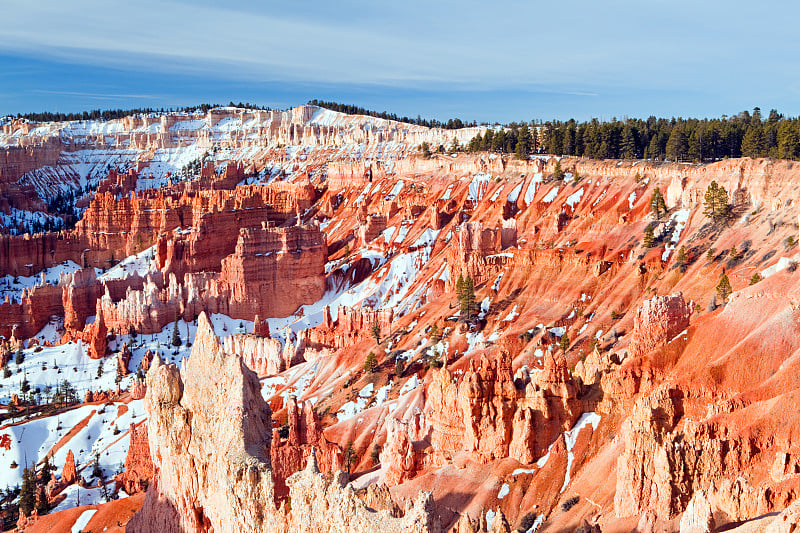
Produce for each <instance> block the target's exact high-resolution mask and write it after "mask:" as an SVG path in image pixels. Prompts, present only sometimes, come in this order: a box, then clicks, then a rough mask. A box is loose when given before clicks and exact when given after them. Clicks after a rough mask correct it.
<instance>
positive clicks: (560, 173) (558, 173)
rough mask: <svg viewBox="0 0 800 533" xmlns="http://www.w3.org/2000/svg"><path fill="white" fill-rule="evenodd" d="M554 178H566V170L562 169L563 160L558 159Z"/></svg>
mask: <svg viewBox="0 0 800 533" xmlns="http://www.w3.org/2000/svg"><path fill="white" fill-rule="evenodd" d="M553 179H554V180H563V179H564V171H563V170H561V160H558V161H556V166H555V168H554V169H553Z"/></svg>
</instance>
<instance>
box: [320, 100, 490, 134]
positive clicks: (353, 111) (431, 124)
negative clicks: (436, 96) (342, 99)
mask: <svg viewBox="0 0 800 533" xmlns="http://www.w3.org/2000/svg"><path fill="white" fill-rule="evenodd" d="M308 105H315V106H318V107H324V108H325V109H330V110H331V111H338V112H339V113H345V114H347V115H367V116H370V117H375V118H383V119H386V120H394V121H396V122H405V123H406V124H415V125H417V126H425V127H428V128H443V129H446V130H457V129H460V128H469V127H473V126H477V125H478V124H477V123H476V122H464V121H463V120H461V119H460V118H451V119H449V120H447V121H446V122H441V121H439V120H436V119H430V120H427V119H424V118H422V117H420V116H419V115H417V118H410V117H405V116H404V117H401V116H398V115H396V114H395V113H387V112H386V111H372V110H370V109H364V108H363V107H359V106H355V105H349V104H340V103H338V102H325V101H323V100H316V99H315V100H309V102H308Z"/></svg>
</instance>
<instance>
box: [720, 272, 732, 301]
mask: <svg viewBox="0 0 800 533" xmlns="http://www.w3.org/2000/svg"><path fill="white" fill-rule="evenodd" d="M716 288H717V295H719V297H720V299H721V300H722V301H723V302H725V301H727V299H728V296H730V295H731V293H732V292H733V289H732V288H731V281H730V280H729V279H728V275H727V274H725V273H724V272H723V274H722V277H720V278H719V283H717V287H716Z"/></svg>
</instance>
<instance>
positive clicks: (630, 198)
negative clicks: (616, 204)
mask: <svg viewBox="0 0 800 533" xmlns="http://www.w3.org/2000/svg"><path fill="white" fill-rule="evenodd" d="M635 203H636V191H633V192H632V193H631V194H630V196H628V209H633V204H635Z"/></svg>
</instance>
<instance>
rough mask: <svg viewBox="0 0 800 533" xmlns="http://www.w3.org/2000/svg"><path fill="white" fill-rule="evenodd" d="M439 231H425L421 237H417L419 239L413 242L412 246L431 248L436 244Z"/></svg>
mask: <svg viewBox="0 0 800 533" xmlns="http://www.w3.org/2000/svg"><path fill="white" fill-rule="evenodd" d="M440 231H441V230H432V229H430V228H428V229H426V230H425V231H424V232H422V235H420V236H419V239H417V240H416V241H414V244H413V245H412V246H433V243H435V242H436V237H438V236H439V232H440Z"/></svg>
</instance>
